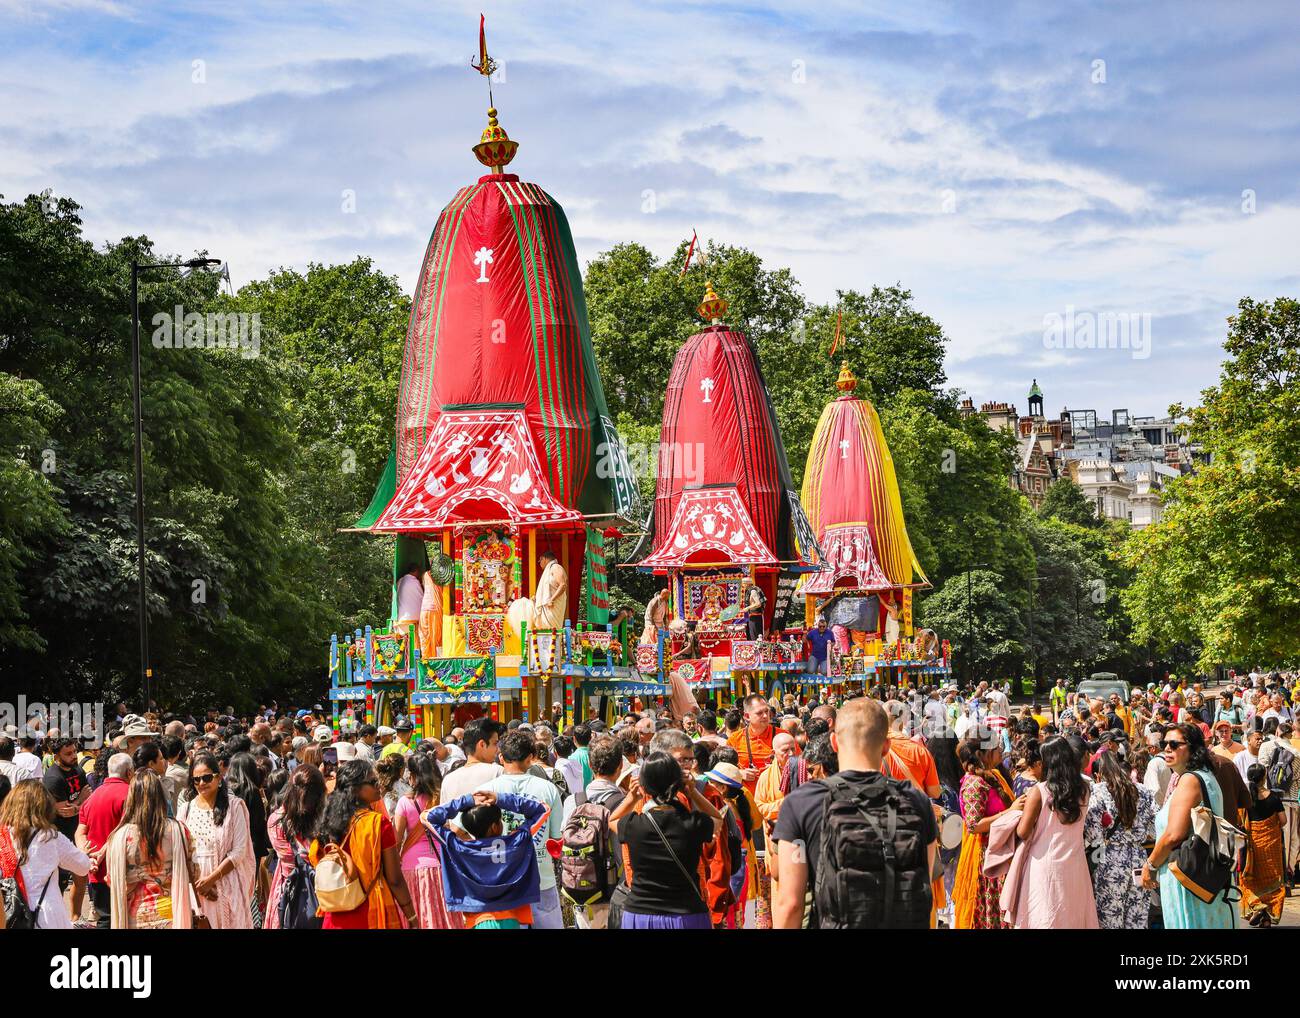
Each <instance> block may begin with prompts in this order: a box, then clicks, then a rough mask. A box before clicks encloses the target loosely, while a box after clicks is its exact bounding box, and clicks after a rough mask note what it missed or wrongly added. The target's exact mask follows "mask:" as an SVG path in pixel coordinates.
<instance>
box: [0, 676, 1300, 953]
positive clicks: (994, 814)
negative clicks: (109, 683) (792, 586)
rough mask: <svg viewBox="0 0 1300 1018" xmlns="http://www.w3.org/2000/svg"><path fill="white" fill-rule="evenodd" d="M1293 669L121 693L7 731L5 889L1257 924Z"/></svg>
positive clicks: (488, 916) (376, 923) (490, 925)
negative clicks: (808, 689)
mask: <svg viewBox="0 0 1300 1018" xmlns="http://www.w3.org/2000/svg"><path fill="white" fill-rule="evenodd" d="M814 688H818V687H814ZM820 688H821V689H823V690H825V689H826V687H820ZM1297 697H1300V688H1297V687H1296V684H1295V677H1294V676H1291V675H1279V674H1277V673H1273V674H1267V675H1265V674H1255V675H1252V676H1249V677H1242V678H1241V679H1240V680H1239V681H1237V682H1236V683H1234V684H1232V685H1228V686H1226V687H1223V688H1220V689H1218V690H1216V691H1215V692H1214V693H1213V694H1212V695H1210V694H1207V693H1206V692H1205V691H1204V690H1203V689H1202V687H1201V686H1200V685H1199V684H1190V685H1185V684H1184V683H1181V682H1178V681H1177V680H1176V679H1172V678H1171V679H1170V680H1169V681H1168V682H1165V683H1162V684H1161V685H1160V686H1156V685H1155V684H1152V685H1150V686H1148V687H1147V688H1146V689H1135V690H1134V691H1133V692H1132V695H1131V697H1129V699H1128V701H1127V702H1124V699H1123V698H1122V697H1121V696H1120V695H1118V694H1115V695H1111V696H1110V697H1108V698H1106V699H1104V700H1103V699H1093V698H1090V697H1088V696H1086V695H1084V694H1080V693H1075V692H1073V691H1071V690H1070V689H1068V687H1067V686H1066V685H1065V683H1064V682H1061V683H1058V684H1057V687H1056V688H1054V689H1053V690H1052V691H1051V694H1050V696H1049V697H1048V698H1047V702H1046V704H1044V705H1042V706H1040V705H1039V704H1038V703H1030V704H1027V705H1024V706H1019V707H1015V708H1013V707H1012V705H1011V702H1010V697H1009V696H1008V693H1007V691H1006V690H1003V689H999V688H997V687H996V686H991V685H989V684H987V683H981V684H980V685H978V686H977V687H975V688H973V689H970V688H968V689H966V690H958V689H957V688H955V687H920V688H916V687H913V688H908V687H902V688H893V687H876V688H873V689H868V690H866V691H864V692H862V693H858V694H852V693H849V694H844V695H830V694H829V693H828V692H823V693H822V694H821V695H814V696H811V697H806V696H805V697H799V696H796V695H794V694H792V693H786V694H785V695H783V696H779V697H773V698H771V699H767V698H765V697H764V696H763V695H761V694H751V695H749V696H746V697H744V698H743V699H742V700H740V701H738V702H737V703H735V704H733V705H731V706H729V707H723V708H719V706H718V705H717V703H716V702H713V701H709V702H705V703H698V702H697V705H696V707H697V709H695V710H693V711H692V710H688V711H685V712H674V711H671V710H661V709H656V708H653V707H652V708H650V709H645V710H636V711H633V712H629V713H626V714H624V715H623V716H622V717H620V718H619V719H618V720H617V721H615V722H614V723H612V724H609V725H606V724H605V723H604V722H602V721H599V720H593V721H586V722H581V723H578V724H566V723H565V714H564V711H563V710H562V708H560V707H559V705H556V707H555V709H554V710H553V712H552V714H551V715H550V716H549V717H548V718H546V719H543V720H538V721H535V722H532V723H529V722H527V721H520V720H514V721H511V722H510V723H509V724H504V723H501V722H499V721H495V720H493V719H491V718H490V717H480V718H476V719H474V720H472V721H470V722H469V723H468V724H466V725H464V727H456V728H454V729H453V730H451V731H449V732H446V733H444V734H443V735H442V737H440V738H426V739H420V740H416V739H413V738H412V725H411V724H410V723H409V721H406V720H404V719H403V720H399V723H398V724H396V725H395V726H393V727H387V726H375V725H361V726H359V727H357V728H356V729H355V730H352V731H345V732H341V733H340V732H338V731H336V730H335V729H334V727H332V725H331V724H330V723H329V721H328V719H327V717H326V716H325V713H324V711H322V710H321V709H320V707H319V705H317V706H316V707H315V708H311V709H301V710H290V711H286V712H284V713H283V714H281V713H279V712H278V711H276V710H275V709H270V710H267V709H263V710H262V711H261V712H259V713H258V714H257V715H255V716H251V717H248V718H236V717H235V716H234V712H233V711H229V710H228V711H227V712H226V713H225V714H221V713H219V712H217V711H215V710H214V711H210V712H209V713H208V716H207V717H206V718H205V719H201V720H200V719H194V718H183V717H170V716H161V717H160V716H158V715H156V714H152V713H151V714H145V715H137V714H131V713H128V712H127V709H126V706H125V705H119V707H118V711H117V716H116V718H115V720H114V721H113V722H112V723H111V724H110V726H109V731H108V732H107V733H105V737H104V739H103V740H102V746H99V747H98V748H91V747H89V746H86V745H83V744H82V743H81V742H79V741H77V740H74V739H71V738H67V737H63V736H61V735H60V734H59V733H58V732H56V731H40V730H32V729H31V728H27V729H24V730H23V731H21V732H17V731H15V732H11V733H6V734H5V735H3V736H0V881H7V882H9V884H10V885H11V886H12V887H14V888H16V893H14V894H9V895H6V897H5V907H6V916H5V919H6V923H7V924H8V925H10V926H22V925H27V926H34V927H36V928H46V929H54V928H69V927H71V926H73V925H85V926H89V925H95V926H99V927H102V928H109V927H111V928H134V929H143V928H149V929H156V928H197V927H210V928H214V929H277V928H293V929H302V928H319V929H403V928H420V929H516V928H536V929H563V928H579V929H610V928H622V929H742V928H746V929H766V928H801V927H803V928H806V927H821V928H870V927H877V928H909V927H910V928H926V927H930V928H952V929H1006V928H1016V929H1047V928H1085V929H1087V928H1102V929H1147V928H1193V929H1224V928H1233V927H1235V926H1238V925H1242V924H1247V923H1248V924H1250V925H1253V926H1257V927H1267V926H1270V925H1275V924H1277V923H1278V922H1279V921H1280V920H1281V918H1282V907H1283V904H1284V902H1285V899H1286V895H1287V891H1288V887H1289V885H1290V883H1291V882H1292V880H1293V879H1294V877H1295V874H1296V867H1297V862H1298V861H1300V836H1298V835H1297V830H1298V827H1297V816H1298V806H1297V793H1298V792H1300V766H1297V765H1296V759H1295V755H1296V753H1297V752H1300V739H1297V738H1296V737H1295V729H1294V727H1293V718H1292V713H1291V712H1292V709H1293V708H1292V704H1293V703H1295V704H1297V706H1298V707H1300V701H1298V700H1297ZM638 706H639V705H638ZM100 741H101V740H98V739H96V740H95V742H96V744H98V743H99V742H100ZM1210 818H1212V819H1213V820H1214V821H1215V822H1216V823H1217V824H1218V825H1219V826H1220V827H1221V828H1222V829H1223V831H1226V832H1229V834H1230V835H1235V836H1236V837H1237V840H1236V841H1235V842H1232V844H1234V845H1236V846H1237V847H1238V848H1239V854H1238V855H1237V856H1236V858H1234V860H1233V866H1232V874H1231V877H1230V879H1229V881H1228V883H1227V886H1218V887H1211V888H1210V889H1209V890H1208V892H1207V890H1206V888H1205V887H1202V886H1196V885H1195V884H1194V882H1189V880H1188V869H1189V866H1190V864H1189V862H1188V860H1189V859H1190V858H1191V856H1190V855H1189V854H1188V846H1189V844H1190V842H1191V839H1196V838H1197V837H1198V836H1201V835H1199V834H1198V831H1201V830H1202V829H1203V827H1204V822H1205V821H1206V820H1208V819H1210ZM1217 829H1218V828H1216V830H1217ZM1238 832H1239V833H1238ZM1202 883H1204V880H1202ZM1238 892H1239V893H1238Z"/></svg>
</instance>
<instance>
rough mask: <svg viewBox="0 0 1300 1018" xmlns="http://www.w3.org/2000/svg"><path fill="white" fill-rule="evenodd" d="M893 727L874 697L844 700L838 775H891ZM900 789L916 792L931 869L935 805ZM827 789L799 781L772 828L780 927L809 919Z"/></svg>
mask: <svg viewBox="0 0 1300 1018" xmlns="http://www.w3.org/2000/svg"><path fill="white" fill-rule="evenodd" d="M888 733H889V719H888V716H887V715H886V714H885V710H884V708H883V707H882V706H881V705H880V703H879V702H878V701H876V700H872V699H870V698H868V697H858V698H856V699H853V700H850V701H849V702H848V703H846V704H845V705H844V706H843V707H842V708H841V709H840V711H839V713H838V714H837V715H836V717H835V730H834V731H833V732H832V733H831V741H832V745H833V746H834V747H835V751H836V753H837V754H838V758H839V768H840V769H839V776H840V777H842V778H845V779H847V780H848V781H850V782H854V783H858V782H861V783H866V782H872V781H886V780H889V779H887V778H885V777H884V776H883V775H881V774H879V771H880V762H881V757H882V756H883V754H884V751H885V744H886V742H887V739H888ZM895 784H897V785H898V786H899V790H900V793H901V794H903V795H910V796H912V797H913V799H914V800H915V801H914V805H915V807H916V809H917V812H918V813H919V815H920V817H921V841H922V843H923V844H924V845H925V847H926V859H927V863H928V866H929V870H928V872H933V869H934V855H935V851H936V849H937V847H938V833H939V832H938V826H937V824H936V823H935V819H934V809H933V806H932V805H931V802H930V800H929V799H927V798H926V797H925V795H924V793H922V792H921V791H920V790H919V789H917V788H916V787H915V786H913V785H912V784H911V783H904V782H895ZM828 794H829V790H828V789H827V786H826V784H825V782H824V781H809V782H806V783H805V784H802V785H800V786H799V787H798V788H796V789H795V790H794V791H792V792H791V793H790V794H789V795H787V796H786V797H785V799H784V800H783V801H782V803H781V813H780V815H779V816H778V817H777V821H776V827H775V828H774V829H773V831H772V840H773V841H775V842H776V848H777V872H778V879H777V883H776V887H777V898H776V900H775V901H774V902H773V905H772V925H773V927H774V928H776V929H788V930H797V929H800V928H801V927H802V926H803V925H804V923H805V914H806V911H807V905H808V901H809V900H811V897H812V894H813V891H814V889H815V888H816V886H817V872H816V868H817V859H818V858H819V855H820V852H821V834H822V832H821V829H820V828H821V823H822V807H823V805H824V803H825V800H826V796H827V795H828Z"/></svg>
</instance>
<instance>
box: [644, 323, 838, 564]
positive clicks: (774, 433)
mask: <svg viewBox="0 0 1300 1018" xmlns="http://www.w3.org/2000/svg"><path fill="white" fill-rule="evenodd" d="M727 492H730V494H728V493H727ZM688 496H689V499H690V502H689V503H688V504H687V506H686V508H685V509H683V507H682V503H683V500H684V499H686V498H687V497H688ZM710 500H712V501H714V502H717V503H718V505H719V506H725V507H726V508H727V511H729V512H731V513H732V514H733V516H734V517H735V520H734V521H728V526H729V527H730V528H731V529H730V530H729V533H728V537H727V538H726V539H725V540H724V541H723V542H722V543H721V544H718V545H717V546H716V547H714V549H713V550H715V551H717V553H718V556H717V558H716V560H715V564H716V562H718V561H730V562H733V563H735V564H750V565H761V566H766V567H775V566H777V565H778V564H781V563H784V564H786V565H790V564H805V565H811V564H812V563H813V562H814V561H815V560H816V547H815V541H814V540H813V537H812V531H811V528H809V527H808V525H807V520H806V518H805V517H804V513H803V509H802V508H801V507H800V505H799V499H798V496H797V495H796V494H795V492H794V485H793V483H792V482H791V480H790V468H789V464H788V463H787V462H786V460H785V452H784V447H783V446H782V444H781V435H780V429H779V428H778V426H777V422H776V414H775V412H774V411H773V409H772V404H771V400H770V399H769V398H768V394H767V389H766V387H765V385H764V383H763V377H762V372H761V370H760V368H759V365H758V358H757V356H756V355H755V353H754V349H753V346H752V345H751V344H750V342H749V340H748V338H747V337H746V336H745V334H744V333H742V332H736V331H733V330H732V329H730V328H728V327H727V326H725V325H713V326H710V327H708V328H706V329H704V330H702V331H700V332H698V333H696V334H695V335H694V336H692V337H691V338H690V339H688V340H687V341H686V342H685V343H684V344H683V345H682V348H681V349H680V350H678V352H677V356H676V358H675V359H674V361H673V367H672V371H671V373H670V374H669V377H668V390H667V395H666V399H665V402H664V419H663V427H662V430H661V432H660V451H659V472H658V480H657V483H656V489H655V502H654V510H653V516H652V521H651V526H650V528H649V529H650V534H649V540H648V541H647V542H646V543H645V545H643V548H642V549H641V551H640V553H639V554H638V557H642V561H641V563H640V565H641V566H642V567H643V568H665V567H674V566H678V565H681V564H682V563H683V561H684V559H686V558H695V559H697V560H698V558H699V556H698V555H695V554H693V552H692V550H691V546H694V545H695V544H696V543H699V544H700V546H701V547H703V546H705V545H706V544H708V543H709V542H708V541H706V540H705V538H706V537H711V535H706V534H705V532H704V531H703V530H702V529H701V528H700V527H699V526H692V524H695V523H696V522H697V521H695V520H688V519H687V516H688V515H689V513H690V512H691V511H695V510H699V512H700V513H701V514H702V513H704V512H706V511H709V510H708V507H707V505H706V503H708V502H709V501H710ZM692 531H698V532H699V533H700V534H701V537H700V538H699V539H696V538H694V537H693V536H692ZM741 531H747V532H750V533H752V535H753V539H752V540H743V541H742V542H741V543H740V544H731V543H730V540H731V538H734V537H735V535H736V534H737V533H740V532H741ZM683 539H685V540H686V541H687V543H688V547H683V546H682V543H681V542H682V541H683ZM760 545H761V547H760ZM745 547H748V548H749V551H748V552H746V551H745ZM647 551H648V554H646V552H647Z"/></svg>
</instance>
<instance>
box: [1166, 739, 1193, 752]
mask: <svg viewBox="0 0 1300 1018" xmlns="http://www.w3.org/2000/svg"><path fill="white" fill-rule="evenodd" d="M1186 745H1187V743H1185V742H1184V741H1183V740H1182V739H1165V741H1164V742H1162V743H1160V748H1161V749H1169V750H1173V751H1174V752H1175V753H1177V752H1178V747H1179V746H1186Z"/></svg>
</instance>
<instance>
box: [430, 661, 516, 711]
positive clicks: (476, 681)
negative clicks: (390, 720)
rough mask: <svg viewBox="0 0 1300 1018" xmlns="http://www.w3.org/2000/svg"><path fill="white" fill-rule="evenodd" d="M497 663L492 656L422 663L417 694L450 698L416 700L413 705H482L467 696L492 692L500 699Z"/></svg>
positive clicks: (494, 697) (494, 696) (479, 701)
mask: <svg viewBox="0 0 1300 1018" xmlns="http://www.w3.org/2000/svg"><path fill="white" fill-rule="evenodd" d="M496 684H497V673H496V662H495V660H494V659H493V658H491V657H437V658H430V659H429V660H427V661H426V660H423V659H421V661H420V669H419V674H418V675H417V677H416V682H415V693H416V694H419V693H433V694H440V695H442V696H446V697H449V698H450V699H435V700H416V699H415V697H414V696H412V701H411V702H412V703H482V702H484V701H482V700H471V699H466V698H465V694H467V693H475V694H481V693H485V692H490V693H492V699H493V700H495V699H496Z"/></svg>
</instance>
